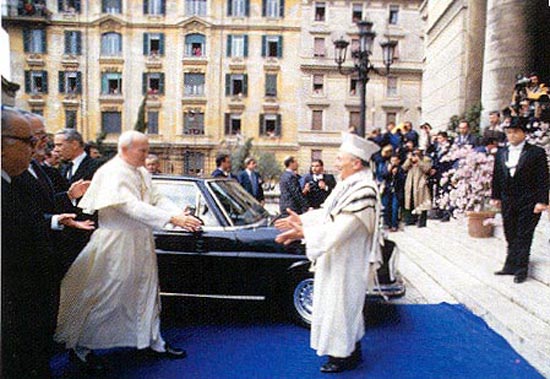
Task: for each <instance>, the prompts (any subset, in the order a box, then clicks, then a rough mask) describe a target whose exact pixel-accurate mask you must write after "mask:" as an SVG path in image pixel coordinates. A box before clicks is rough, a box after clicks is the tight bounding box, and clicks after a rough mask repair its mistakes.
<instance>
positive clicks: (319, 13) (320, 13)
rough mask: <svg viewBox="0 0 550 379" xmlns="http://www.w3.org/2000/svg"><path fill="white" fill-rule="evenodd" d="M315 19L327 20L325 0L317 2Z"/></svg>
mask: <svg viewBox="0 0 550 379" xmlns="http://www.w3.org/2000/svg"><path fill="white" fill-rule="evenodd" d="M314 14H315V16H314V17H315V21H320V22H322V21H325V18H326V4H325V2H324V1H322V2H321V1H318V2H316V3H315V13H314Z"/></svg>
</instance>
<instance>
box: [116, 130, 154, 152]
mask: <svg viewBox="0 0 550 379" xmlns="http://www.w3.org/2000/svg"><path fill="white" fill-rule="evenodd" d="M146 139H147V136H146V135H145V134H143V133H140V132H138V131H136V130H128V131H126V132H124V133H122V134H121V135H120V137H118V153H119V154H120V153H121V152H122V148H129V147H130V146H132V143H133V142H134V141H135V140H146Z"/></svg>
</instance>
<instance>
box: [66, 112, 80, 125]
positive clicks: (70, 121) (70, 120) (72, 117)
mask: <svg viewBox="0 0 550 379" xmlns="http://www.w3.org/2000/svg"><path fill="white" fill-rule="evenodd" d="M76 123H77V117H76V111H73V110H66V111H65V128H67V129H76V127H77V125H76Z"/></svg>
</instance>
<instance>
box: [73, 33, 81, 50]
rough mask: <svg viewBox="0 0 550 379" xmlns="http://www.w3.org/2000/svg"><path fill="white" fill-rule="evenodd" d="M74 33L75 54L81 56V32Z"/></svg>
mask: <svg viewBox="0 0 550 379" xmlns="http://www.w3.org/2000/svg"><path fill="white" fill-rule="evenodd" d="M75 33H76V53H77V54H78V55H80V54H82V32H80V31H79V32H75Z"/></svg>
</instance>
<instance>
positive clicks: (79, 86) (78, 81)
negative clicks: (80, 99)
mask: <svg viewBox="0 0 550 379" xmlns="http://www.w3.org/2000/svg"><path fill="white" fill-rule="evenodd" d="M76 92H77V93H82V73H81V72H80V71H78V72H77V73H76Z"/></svg>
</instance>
